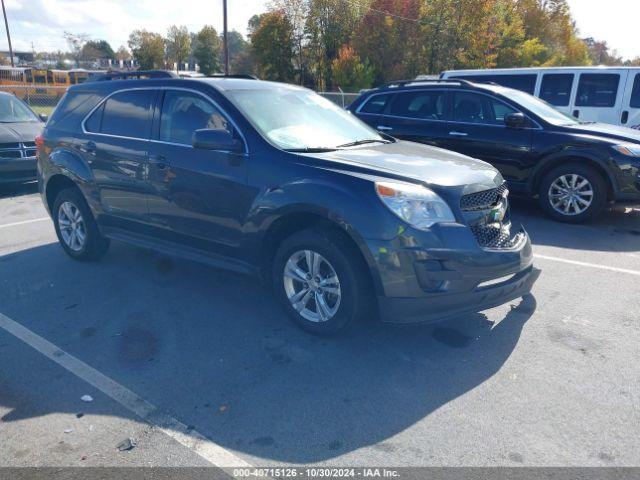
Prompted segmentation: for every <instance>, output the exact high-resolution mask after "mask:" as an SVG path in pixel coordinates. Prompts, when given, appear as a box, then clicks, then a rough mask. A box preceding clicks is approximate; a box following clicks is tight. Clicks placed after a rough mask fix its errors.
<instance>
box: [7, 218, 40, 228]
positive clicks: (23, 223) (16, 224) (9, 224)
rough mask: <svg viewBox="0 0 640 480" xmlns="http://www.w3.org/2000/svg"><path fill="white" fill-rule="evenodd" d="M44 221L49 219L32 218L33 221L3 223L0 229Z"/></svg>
mask: <svg viewBox="0 0 640 480" xmlns="http://www.w3.org/2000/svg"><path fill="white" fill-rule="evenodd" d="M45 220H50V218H49V217H42V218H34V219H33V220H24V221H22V222H15V223H5V224H4V225H0V228H9V227H17V226H18V225H26V224H28V223H36V222H44V221H45Z"/></svg>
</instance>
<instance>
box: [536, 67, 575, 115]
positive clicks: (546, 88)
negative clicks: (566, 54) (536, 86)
mask: <svg viewBox="0 0 640 480" xmlns="http://www.w3.org/2000/svg"><path fill="white" fill-rule="evenodd" d="M573 77H574V75H573V73H547V74H546V75H544V76H543V77H542V87H541V88H540V98H541V99H542V100H544V101H546V102H549V103H550V104H551V105H555V106H557V107H566V106H568V105H569V100H570V99H571V87H573Z"/></svg>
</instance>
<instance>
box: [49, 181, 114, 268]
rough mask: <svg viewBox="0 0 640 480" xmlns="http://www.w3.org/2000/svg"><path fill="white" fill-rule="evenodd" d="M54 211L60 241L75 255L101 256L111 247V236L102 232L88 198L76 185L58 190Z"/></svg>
mask: <svg viewBox="0 0 640 480" xmlns="http://www.w3.org/2000/svg"><path fill="white" fill-rule="evenodd" d="M51 215H52V216H53V224H54V226H55V229H56V235H57V236H58V240H59V241H60V245H62V248H63V249H64V251H65V252H67V254H68V255H69V256H70V257H71V258H74V259H76V260H97V259H98V258H100V257H102V256H103V255H104V254H105V253H106V252H107V250H108V249H109V239H107V238H104V237H103V236H101V235H100V232H99V231H98V226H97V225H96V221H95V219H94V218H93V215H92V213H91V210H90V209H89V206H88V205H87V202H86V201H85V199H84V198H83V196H82V194H81V193H80V192H79V191H78V190H76V189H75V188H68V189H65V190H62V191H61V192H60V193H59V194H58V196H57V197H56V200H55V202H54V204H53V211H52V212H51Z"/></svg>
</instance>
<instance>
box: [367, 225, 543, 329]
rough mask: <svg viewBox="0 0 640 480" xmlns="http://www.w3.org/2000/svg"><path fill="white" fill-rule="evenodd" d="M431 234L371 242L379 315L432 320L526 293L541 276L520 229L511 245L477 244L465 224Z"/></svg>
mask: <svg viewBox="0 0 640 480" xmlns="http://www.w3.org/2000/svg"><path fill="white" fill-rule="evenodd" d="M435 237H438V243H439V244H440V245H444V246H446V248H438V247H437V246H435V245H434V247H430V246H429V243H431V242H433V241H434V238H431V236H430V235H428V234H427V235H420V234H416V235H413V236H410V237H408V238H407V237H406V236H404V237H397V238H396V239H394V240H392V241H390V242H369V246H370V248H371V247H373V249H374V250H372V251H373V253H374V255H373V256H374V258H375V260H376V264H377V268H378V273H379V277H380V280H381V288H380V290H381V291H380V292H379V294H378V298H377V300H378V307H379V311H380V317H381V320H382V321H384V322H390V323H419V322H424V323H431V322H436V321H441V320H445V319H448V318H451V317H456V316H459V315H461V314H465V313H472V312H479V311H481V310H486V309H488V308H492V307H495V306H498V305H501V304H504V303H506V302H509V301H511V300H514V299H516V298H519V297H522V296H524V295H527V294H528V293H529V292H530V291H531V288H532V287H533V284H534V283H535V282H536V280H537V279H538V277H539V276H540V271H539V270H537V269H535V268H534V267H533V252H532V249H531V241H530V239H529V236H528V235H527V234H526V232H525V231H524V229H522V228H521V229H520V241H518V243H517V244H516V245H514V246H513V248H509V249H488V248H481V247H480V246H479V245H478V242H477V240H476V238H475V237H474V236H473V234H472V233H471V232H470V229H469V228H468V227H464V226H463V225H457V226H454V225H450V226H446V227H443V228H439V229H438V231H437V232H435Z"/></svg>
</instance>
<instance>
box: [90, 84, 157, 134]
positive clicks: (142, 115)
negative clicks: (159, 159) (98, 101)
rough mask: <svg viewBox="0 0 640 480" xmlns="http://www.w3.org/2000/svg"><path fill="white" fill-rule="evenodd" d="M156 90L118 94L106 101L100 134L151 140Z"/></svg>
mask: <svg viewBox="0 0 640 480" xmlns="http://www.w3.org/2000/svg"><path fill="white" fill-rule="evenodd" d="M155 96H156V92H155V90H130V91H127V92H121V93H116V94H115V95H113V96H112V97H109V99H108V100H107V101H106V103H105V105H104V113H103V114H102V126H101V128H100V133H104V134H108V135H119V136H122V137H132V138H149V130H150V128H149V127H150V125H151V104H152V102H153V101H154V99H155Z"/></svg>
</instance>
